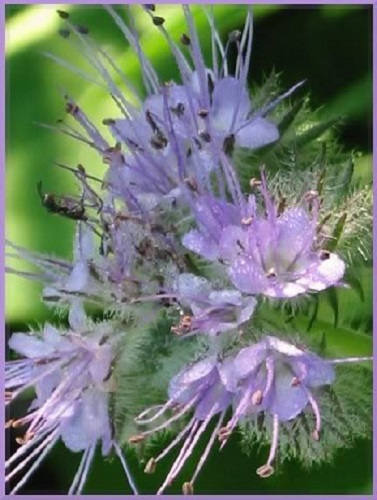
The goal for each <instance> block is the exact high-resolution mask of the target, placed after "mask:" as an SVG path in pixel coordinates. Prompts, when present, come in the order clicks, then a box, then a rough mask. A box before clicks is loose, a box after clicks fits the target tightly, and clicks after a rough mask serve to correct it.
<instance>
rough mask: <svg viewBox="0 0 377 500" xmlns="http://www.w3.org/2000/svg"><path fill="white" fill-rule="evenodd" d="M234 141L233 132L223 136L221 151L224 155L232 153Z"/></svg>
mask: <svg viewBox="0 0 377 500" xmlns="http://www.w3.org/2000/svg"><path fill="white" fill-rule="evenodd" d="M234 142H235V137H234V134H230V135H228V137H225V139H224V142H223V151H224V153H225V154H226V155H229V156H230V155H231V154H232V153H233V150H234Z"/></svg>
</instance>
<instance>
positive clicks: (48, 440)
mask: <svg viewBox="0 0 377 500" xmlns="http://www.w3.org/2000/svg"><path fill="white" fill-rule="evenodd" d="M56 435H57V432H56V430H55V431H54V432H51V433H50V434H49V435H48V436H47V437H46V439H44V440H43V441H42V442H41V443H39V445H38V446H37V447H36V448H35V449H34V450H33V451H32V452H31V453H30V454H29V455H28V456H27V457H26V458H25V459H24V460H22V462H20V463H19V464H18V465H17V466H16V467H15V468H14V469H13V470H12V472H10V473H9V474H8V475H7V476H5V481H6V482H7V481H9V479H11V478H12V477H13V476H14V475H15V474H17V472H18V471H19V470H21V469H23V468H24V467H25V465H26V464H27V463H28V462H30V460H31V459H32V458H33V457H34V456H35V455H37V454H38V453H39V451H40V450H41V449H42V448H44V447H45V446H46V444H48V443H49V442H50V441H51V439H54V438H55V436H56ZM12 458H13V457H12ZM8 465H9V464H8Z"/></svg>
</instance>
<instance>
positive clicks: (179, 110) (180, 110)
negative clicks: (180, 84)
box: [170, 102, 185, 116]
mask: <svg viewBox="0 0 377 500" xmlns="http://www.w3.org/2000/svg"><path fill="white" fill-rule="evenodd" d="M170 109H171V111H172V113H174V114H176V115H177V116H182V115H183V113H184V112H185V105H184V104H183V102H179V103H178V104H177V105H176V107H173V106H172V107H171V108H170Z"/></svg>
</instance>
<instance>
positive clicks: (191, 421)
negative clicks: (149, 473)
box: [154, 416, 195, 463]
mask: <svg viewBox="0 0 377 500" xmlns="http://www.w3.org/2000/svg"><path fill="white" fill-rule="evenodd" d="M194 422H195V416H194V417H192V419H191V420H190V422H189V423H188V424H187V425H186V426H185V427H184V428H183V429H182V430H181V432H180V433H179V434H178V435H177V437H176V438H175V439H173V441H171V443H169V445H168V446H167V447H166V448H165V449H164V450H163V451H162V452H161V453H160V454H159V455H158V456H157V457H156V458H155V459H154V461H155V462H156V463H157V462H159V461H160V460H162V459H163V458H164V457H165V456H166V455H167V454H168V453H169V451H170V450H172V449H173V448H174V447H175V446H176V445H177V444H178V443H179V442H180V441H181V440H182V438H183V436H184V435H185V434H186V433H187V432H188V431H189V430H190V429H191V427H192V426H193V424H194Z"/></svg>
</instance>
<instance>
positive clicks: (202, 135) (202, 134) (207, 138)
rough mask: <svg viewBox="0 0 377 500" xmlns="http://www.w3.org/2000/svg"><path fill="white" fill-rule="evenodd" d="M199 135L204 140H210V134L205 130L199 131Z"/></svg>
mask: <svg viewBox="0 0 377 500" xmlns="http://www.w3.org/2000/svg"><path fill="white" fill-rule="evenodd" d="M199 137H200V138H201V139H203V141H205V142H211V136H210V135H209V133H208V132H206V131H205V130H203V131H201V132H199Z"/></svg>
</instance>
